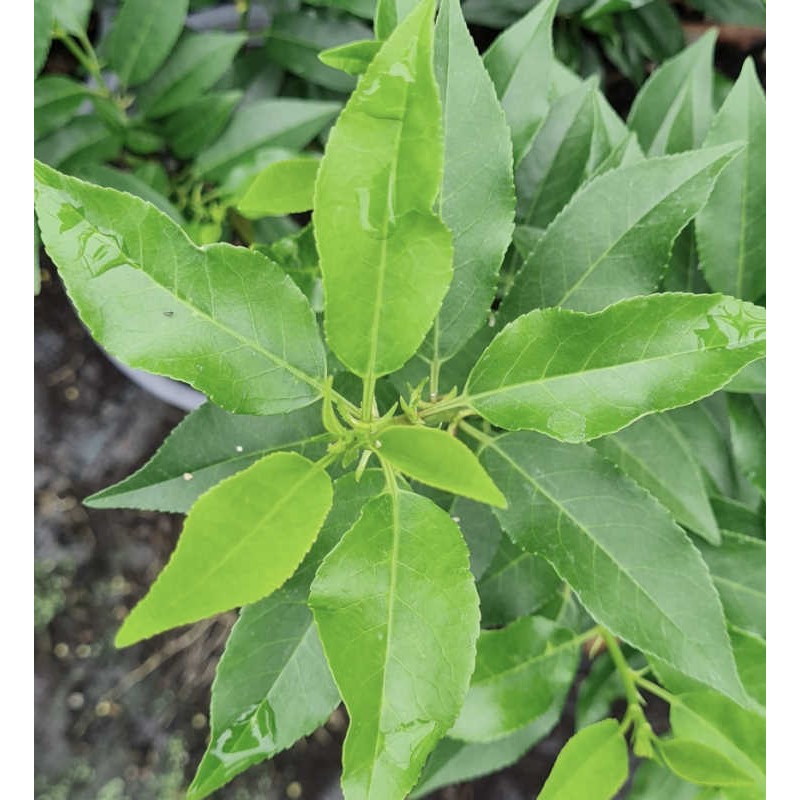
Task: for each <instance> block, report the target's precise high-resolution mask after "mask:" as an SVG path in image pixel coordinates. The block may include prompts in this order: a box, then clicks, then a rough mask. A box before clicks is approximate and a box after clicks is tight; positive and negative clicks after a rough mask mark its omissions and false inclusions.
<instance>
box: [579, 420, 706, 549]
mask: <svg viewBox="0 0 800 800" xmlns="http://www.w3.org/2000/svg"><path fill="white" fill-rule="evenodd" d="M592 447H594V449H595V450H597V451H598V452H599V453H600V454H601V455H602V456H603V457H604V458H607V459H608V460H609V461H611V462H612V463H614V464H616V465H617V466H618V467H619V468H620V469H621V470H622V471H623V472H624V473H625V474H627V475H629V476H630V477H631V478H633V479H634V480H635V481H636V482H637V483H638V484H639V485H640V486H643V487H644V488H645V489H647V491H649V492H650V493H651V494H652V495H653V496H654V497H655V498H656V499H657V500H658V501H659V502H661V503H663V505H664V506H665V507H666V508H667V509H668V510H669V511H670V512H672V514H673V516H674V517H675V519H676V520H677V521H678V522H680V523H681V525H685V526H686V527H687V528H689V529H691V530H692V531H694V532H695V533H697V534H698V535H700V536H702V537H703V538H704V539H705V540H706V541H708V542H711V544H719V543H720V533H719V527H718V526H717V521H716V519H715V517H714V511H713V509H712V508H711V501H710V500H709V497H708V492H707V490H706V487H705V483H704V481H703V475H702V473H701V471H700V466H699V464H698V463H697V461H696V460H695V458H694V455H693V454H692V450H691V448H690V447H689V446H688V445H687V444H686V441H685V440H684V438H683V436H682V435H681V433H680V430H679V429H678V427H677V426H676V425H675V424H674V423H673V422H672V421H671V420H670V418H669V417H668V416H667V415H665V414H653V415H651V416H649V417H645V418H644V419H641V420H639V421H638V422H636V423H634V424H633V425H631V426H630V427H629V428H626V429H625V430H622V431H619V433H615V434H614V435H613V436H606V437H604V438H602V439H597V440H595V441H594V442H592Z"/></svg>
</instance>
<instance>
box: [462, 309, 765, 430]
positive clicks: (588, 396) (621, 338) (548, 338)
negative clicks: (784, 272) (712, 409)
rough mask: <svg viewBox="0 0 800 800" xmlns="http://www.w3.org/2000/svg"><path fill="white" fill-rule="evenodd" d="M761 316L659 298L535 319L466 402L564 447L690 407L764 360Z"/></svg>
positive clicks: (476, 376) (498, 347) (507, 336)
mask: <svg viewBox="0 0 800 800" xmlns="http://www.w3.org/2000/svg"><path fill="white" fill-rule="evenodd" d="M764 318H765V314H764V309H762V308H760V307H758V306H754V305H751V304H750V303H744V302H742V301H740V300H735V299H733V298H732V297H725V296H723V295H692V294H658V295H651V296H649V297H639V298H633V299H632V300H625V301H623V302H620V303H617V304H616V305H613V306H609V307H608V308H607V309H606V310H605V311H599V312H597V313H595V314H583V313H580V312H575V311H568V310H567V309H563V308H549V309H544V310H542V311H532V312H531V313H530V314H526V315H524V316H522V317H520V318H519V319H518V320H516V321H515V322H513V323H512V324H510V325H508V326H507V327H506V328H505V329H504V330H503V332H502V333H500V335H499V336H497V338H495V339H494V341H493V342H492V343H491V344H490V345H489V347H488V348H487V349H486V351H485V352H484V354H483V355H482V356H481V357H480V359H479V360H478V363H477V364H476V365H475V367H474V368H473V370H472V372H471V373H470V376H469V380H468V381H467V387H466V401H467V402H468V403H469V404H470V405H471V406H472V407H473V408H474V409H475V410H476V411H478V413H480V414H481V415H482V416H483V417H485V418H486V419H488V420H489V421H490V422H492V423H493V424H494V425H497V426H499V427H501V428H507V429H510V430H519V429H523V428H524V429H529V430H538V431H540V432H542V433H546V434H547V435H548V436H553V437H554V438H556V439H560V440H562V441H567V442H580V441H586V440H589V439H594V438H596V437H598V436H603V435H605V434H608V433H613V432H615V431H618V430H620V429H621V428H623V427H625V426H626V425H629V424H630V423H631V422H634V421H635V420H637V419H638V418H639V417H642V416H644V415H646V414H650V413H653V412H654V411H664V410H666V409H669V408H674V407H676V406H680V405H687V404H688V403H692V402H694V401H695V400H698V399H700V398H701V397H704V396H706V395H709V394H711V393H712V392H714V391H715V390H716V389H719V388H720V387H721V386H723V385H724V384H725V383H726V382H727V381H728V380H730V378H731V376H733V375H735V374H736V373H737V372H738V371H739V370H740V369H741V368H742V367H743V366H744V365H745V364H748V363H750V362H751V361H755V360H756V359H758V358H761V357H762V356H763V355H764V350H765V328H764Z"/></svg>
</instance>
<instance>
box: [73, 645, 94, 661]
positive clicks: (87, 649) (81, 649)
mask: <svg viewBox="0 0 800 800" xmlns="http://www.w3.org/2000/svg"><path fill="white" fill-rule="evenodd" d="M91 654H92V648H91V646H90V645H88V644H79V645H78V646H77V647H76V648H75V655H76V656H78V658H89V656H90V655H91Z"/></svg>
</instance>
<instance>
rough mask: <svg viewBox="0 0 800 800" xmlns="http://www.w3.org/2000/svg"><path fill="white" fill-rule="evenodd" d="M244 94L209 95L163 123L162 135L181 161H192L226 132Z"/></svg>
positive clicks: (183, 108)
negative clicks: (189, 159)
mask: <svg viewBox="0 0 800 800" xmlns="http://www.w3.org/2000/svg"><path fill="white" fill-rule="evenodd" d="M241 99H242V92H240V91H231V92H210V93H209V94H207V95H206V96H205V97H202V98H201V99H200V100H196V101H195V102H193V103H189V105H186V106H182V107H181V108H179V109H178V110H177V111H175V112H173V113H172V114H170V115H169V116H168V117H166V119H164V126H163V134H164V137H165V138H166V140H167V142H169V146H170V148H171V149H172V151H173V152H174V153H175V155H176V156H178V157H179V158H184V159H186V158H191V157H193V156H196V155H197V154H198V153H199V152H200V151H201V150H203V149H205V148H207V147H209V146H210V145H212V144H213V143H214V141H215V140H216V139H217V137H218V136H219V135H220V134H221V133H222V131H223V130H225V127H226V125H227V124H228V122H229V121H230V118H231V115H232V114H233V111H234V109H235V108H236V106H237V105H239V101H240V100H241Z"/></svg>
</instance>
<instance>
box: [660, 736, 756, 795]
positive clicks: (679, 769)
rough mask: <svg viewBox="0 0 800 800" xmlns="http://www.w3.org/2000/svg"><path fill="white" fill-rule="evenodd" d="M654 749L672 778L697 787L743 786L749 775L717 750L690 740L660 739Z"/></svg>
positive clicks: (746, 783) (745, 784) (748, 780)
mask: <svg viewBox="0 0 800 800" xmlns="http://www.w3.org/2000/svg"><path fill="white" fill-rule="evenodd" d="M657 750H658V753H659V755H660V756H661V758H663V759H664V763H665V764H666V765H667V767H669V769H671V770H672V771H673V772H674V773H675V774H676V775H678V776H680V777H681V778H683V779H684V780H686V781H690V782H691V783H696V784H699V785H701V786H747V785H748V784H751V783H752V780H751V778H750V776H749V775H748V774H747V773H746V772H744V771H743V770H741V769H739V767H737V766H736V764H734V763H733V762H732V761H731V760H730V759H729V758H726V757H725V756H724V755H722V754H721V753H719V752H718V751H716V750H714V749H712V748H711V747H707V746H706V745H704V744H701V743H700V742H693V741H692V740H691V739H680V738H674V739H663V740H661V741H660V742H659V744H658V745H657Z"/></svg>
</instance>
